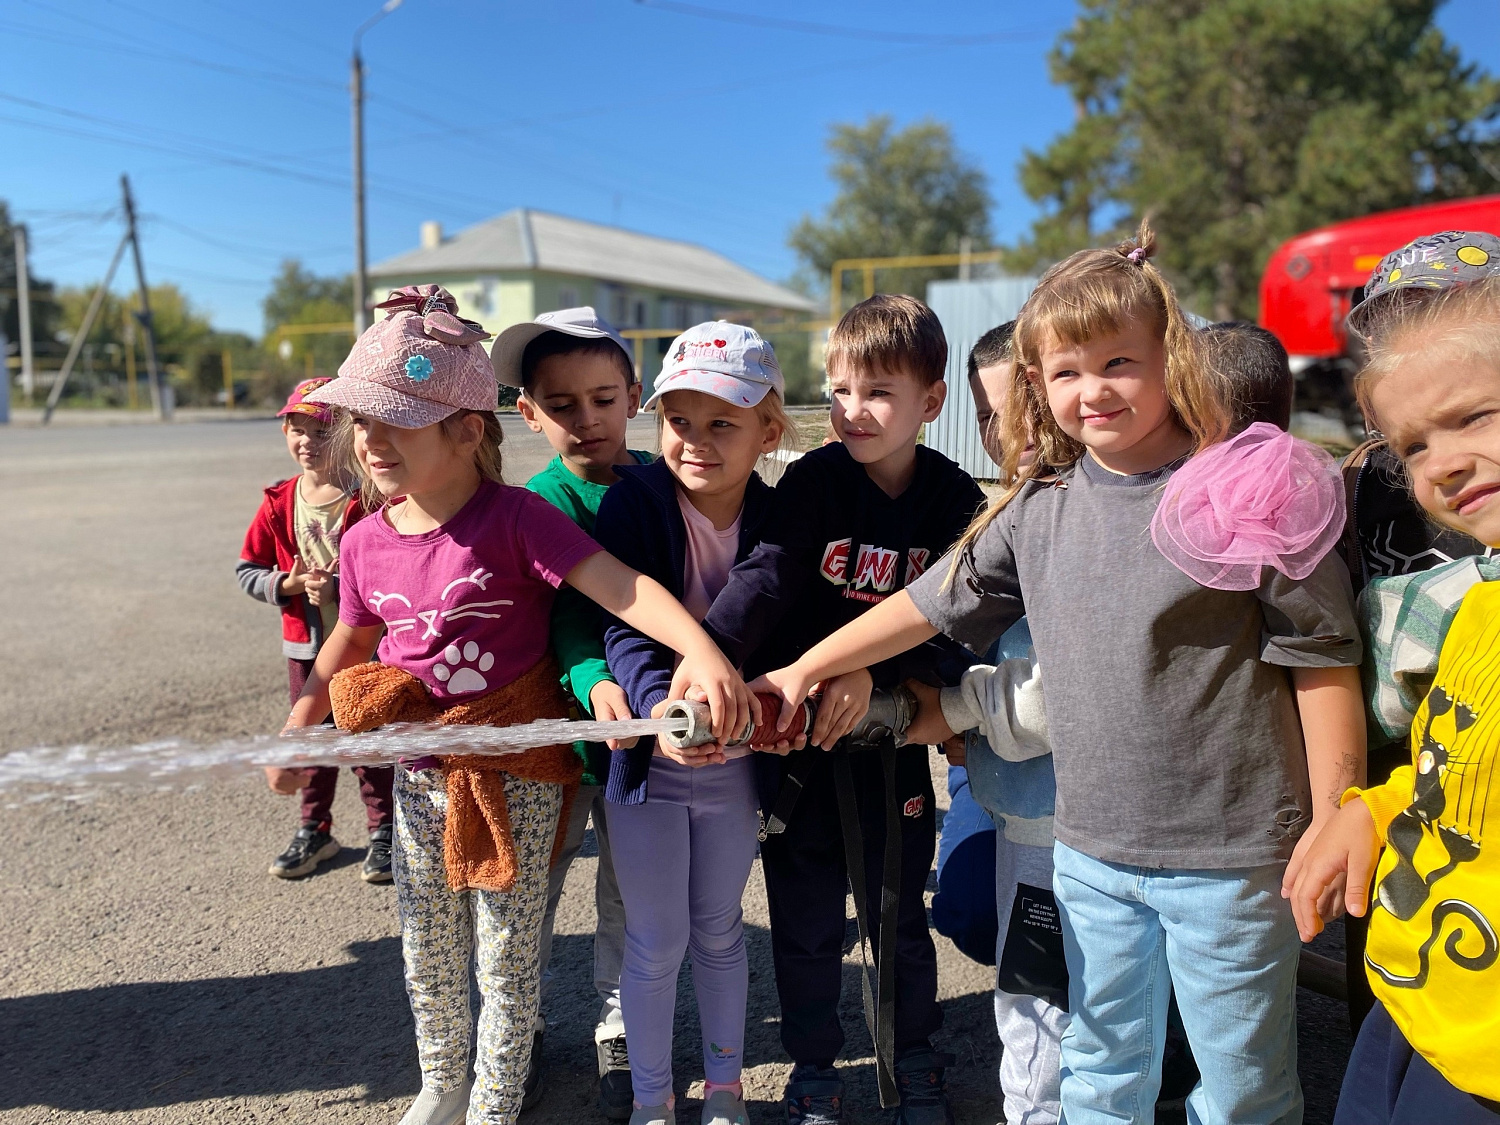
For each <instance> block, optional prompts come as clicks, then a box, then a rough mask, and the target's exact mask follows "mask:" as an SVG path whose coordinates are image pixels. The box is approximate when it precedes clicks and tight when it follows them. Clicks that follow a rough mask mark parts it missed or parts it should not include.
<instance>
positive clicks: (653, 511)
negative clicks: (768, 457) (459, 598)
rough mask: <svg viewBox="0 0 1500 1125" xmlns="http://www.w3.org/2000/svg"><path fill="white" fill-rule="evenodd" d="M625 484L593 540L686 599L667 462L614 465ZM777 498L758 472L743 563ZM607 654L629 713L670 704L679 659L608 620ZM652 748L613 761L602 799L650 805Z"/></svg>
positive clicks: (681, 526)
mask: <svg viewBox="0 0 1500 1125" xmlns="http://www.w3.org/2000/svg"><path fill="white" fill-rule="evenodd" d="M615 473H616V474H617V475H618V476H619V477H620V481H619V483H618V484H615V485H612V486H611V487H610V490H609V491H608V492H606V493H605V494H604V501H603V503H601V504H600V505H599V516H598V519H597V521H596V522H595V524H594V538H595V539H596V540H597V541H598V543H599V545H600V546H601V547H603V548H604V549H605V550H606V551H608V552H609V553H610V554H612V555H614V556H615V558H617V559H619V560H620V561H621V562H623V563H624V564H625V565H626V566H629V567H634V568H635V569H636V570H638V571H640V572H641V573H642V574H644V575H647V576H648V577H650V578H654V579H656V580H657V581H658V582H660V583H661V584H662V585H663V586H665V587H666V588H667V590H668V591H669V592H670V593H671V594H672V596H673V597H675V598H677V599H678V600H679V601H680V600H681V599H682V595H683V573H684V571H685V570H686V569H687V525H686V524H685V523H684V522H683V519H682V510H681V509H680V508H679V507H678V506H677V482H676V481H675V480H674V479H673V477H672V474H671V472H670V471H669V470H668V469H667V466H666V462H664V461H656V462H653V463H652V464H650V465H616V466H615ZM773 495H774V494H773V493H772V491H771V489H770V488H769V487H768V486H767V485H766V483H765V482H764V481H762V480H761V479H760V477H759V476H758V475H756V474H754V473H752V474H751V476H750V481H749V483H748V484H747V485H746V487H745V507H744V510H743V511H742V512H741V513H740V545H739V550H738V551H737V552H736V554H735V561H736V562H739V561H741V560H743V559H745V558H747V557H748V556H749V555H750V552H751V551H752V550H753V549H754V548H755V545H756V543H758V542H759V541H760V532H761V530H762V528H763V527H764V525H765V524H766V523H767V517H768V515H769V513H770V510H771V505H772V499H773ZM604 654H605V657H606V658H607V659H608V661H609V671H610V675H612V676H614V678H615V682H616V683H618V684H619V685H620V687H622V688H623V689H624V690H625V696H626V698H627V699H629V701H630V709H631V711H632V712H633V713H634V714H636V715H649V714H651V709H652V708H653V707H655V706H656V705H657V704H658V703H660V702H661V701H662V700H663V699H665V698H666V697H667V692H668V689H669V688H670V687H671V684H672V666H673V663H674V661H675V660H676V653H674V652H673V651H672V650H671V649H669V648H667V647H666V645H663V644H659V643H657V642H656V641H653V640H652V639H651V638H650V637H648V636H646V635H645V634H644V633H640V632H637V631H636V630H635V629H632V628H631V627H630V626H629V625H626V624H625V623H624V622H623V621H621V620H620V619H619V618H617V617H613V616H606V617H605V623H604ZM652 749H653V742H652V740H651V739H649V738H644V739H642V740H641V741H640V742H639V743H637V744H636V745H635V746H634V747H632V748H631V749H629V750H616V751H614V752H613V753H612V754H611V755H610V762H609V780H608V781H606V782H605V786H604V795H605V797H606V798H607V799H608V800H611V801H614V802H616V803H617V804H622V805H638V804H641V803H642V802H643V801H645V799H646V778H647V775H648V774H649V773H650V770H651V754H652Z"/></svg>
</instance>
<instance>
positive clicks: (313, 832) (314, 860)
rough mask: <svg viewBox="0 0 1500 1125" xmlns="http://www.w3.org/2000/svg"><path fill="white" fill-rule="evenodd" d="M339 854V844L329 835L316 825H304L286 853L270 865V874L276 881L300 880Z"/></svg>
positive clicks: (298, 830) (293, 838)
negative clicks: (326, 860)
mask: <svg viewBox="0 0 1500 1125" xmlns="http://www.w3.org/2000/svg"><path fill="white" fill-rule="evenodd" d="M338 854H339V842H338V841H337V840H335V839H334V838H333V836H332V834H331V833H328V832H325V831H323V830H322V829H321V828H319V827H318V826H317V825H316V824H304V825H303V826H302V827H301V828H299V829H297V834H296V835H295V836H293V837H292V842H291V843H290V844H288V845H287V849H286V851H284V852H282V853H281V854H280V855H279V856H277V857H276V861H275V862H274V863H272V864H271V874H272V875H274V876H276V878H278V879H300V878H302V876H304V875H311V874H312V873H313V872H314V871H316V870H317V869H318V864H320V863H322V862H323V861H324V860H325V859H332V858H333V857H334V856H336V855H338Z"/></svg>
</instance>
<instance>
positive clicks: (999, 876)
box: [995, 825, 1068, 1125]
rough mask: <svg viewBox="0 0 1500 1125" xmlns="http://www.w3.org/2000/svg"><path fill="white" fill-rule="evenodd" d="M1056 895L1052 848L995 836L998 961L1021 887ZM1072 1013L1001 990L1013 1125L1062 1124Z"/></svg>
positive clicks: (1003, 1073)
mask: <svg viewBox="0 0 1500 1125" xmlns="http://www.w3.org/2000/svg"><path fill="white" fill-rule="evenodd" d="M1018 883H1025V884H1026V885H1028V886H1032V887H1042V888H1044V889H1048V890H1050V889H1051V887H1052V849H1051V848H1050V847H1047V848H1037V847H1031V846H1030V845H1027V844H1017V843H1015V842H1014V841H1011V840H1007V839H1006V838H1005V829H1004V826H1003V825H1001V826H1000V830H999V831H997V832H996V833H995V906H996V909H997V910H998V911H999V914H1000V934H999V936H998V938H997V939H996V942H995V961H996V963H997V964H998V963H999V961H1000V954H1001V951H1002V950H1004V949H1005V937H1006V934H1007V933H1008V932H1009V927H1010V913H1011V907H1012V906H1013V905H1014V903H1015V901H1016V884H1018ZM1067 1027H1068V1013H1067V1012H1065V1011H1064V1010H1063V1009H1061V1008H1059V1007H1057V1006H1056V1005H1055V1004H1050V1003H1048V1002H1047V1001H1046V1000H1043V999H1042V998H1041V997H1039V996H1030V995H1027V994H1024V993H1019V994H1018V993H1012V992H1003V991H1001V989H1000V987H999V986H998V985H997V986H996V987H995V1030H996V1031H998V1032H999V1033H1000V1046H1001V1052H1000V1092H1001V1094H1002V1095H1003V1097H1004V1099H1005V1120H1006V1122H1007V1125H1057V1122H1058V1119H1059V1117H1060V1115H1061V1113H1062V1104H1061V1099H1060V1096H1059V1092H1058V1088H1059V1086H1060V1084H1061V1081H1062V1063H1061V1049H1062V1034H1063V1032H1064V1031H1065V1030H1067Z"/></svg>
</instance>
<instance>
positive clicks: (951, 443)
mask: <svg viewBox="0 0 1500 1125" xmlns="http://www.w3.org/2000/svg"><path fill="white" fill-rule="evenodd" d="M1036 282H1037V279H1036V278H1034V277H1001V278H995V279H993V280H988V281H934V282H931V283H929V284H928V286H927V304H928V305H930V306H931V308H932V311H933V312H935V313H936V314H937V318H938V320H939V321H941V322H942V325H943V333H944V335H946V336H947V337H948V371H947V376H946V378H947V381H948V401H947V404H946V405H945V406H944V407H943V412H942V413H941V414H939V415H938V417H937V420H936V421H935V422H933V423H931V424H930V425H929V426H928V427H927V437H926V442H927V444H928V445H930V446H932V448H934V449H936V450H937V451H938V452H939V453H942V454H944V455H946V456H948V457H951V458H953V460H955V461H957V462H958V463H959V465H960V466H961V467H962V468H963V470H964V472H966V473H968V474H969V475H970V476H972V477H977V478H979V479H980V480H994V479H995V478H996V477H998V476H999V474H1000V468H999V466H998V465H996V464H995V463H994V462H993V461H991V460H990V459H989V455H988V454H986V453H985V451H984V446H983V445H982V444H981V443H980V440H979V423H978V421H977V417H978V416H977V414H976V413H975V410H974V398H973V396H972V395H970V394H969V351H970V349H972V348H973V347H974V344H975V343H976V342H977V341H978V340H979V337H981V336H983V335H984V334H985V333H986V332H988V331H989V330H990V329H991V328H994V327H997V326H998V325H1001V324H1004V323H1005V322H1006V321H1007V320H1014V319H1015V318H1016V314H1017V313H1018V312H1020V311H1021V306H1022V305H1024V304H1025V303H1026V298H1027V297H1028V296H1030V295H1031V291H1032V290H1033V289H1034V288H1036Z"/></svg>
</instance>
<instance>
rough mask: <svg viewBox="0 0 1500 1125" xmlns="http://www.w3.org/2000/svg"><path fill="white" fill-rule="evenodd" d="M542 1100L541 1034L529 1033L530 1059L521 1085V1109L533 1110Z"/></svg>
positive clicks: (537, 1032)
mask: <svg viewBox="0 0 1500 1125" xmlns="http://www.w3.org/2000/svg"><path fill="white" fill-rule="evenodd" d="M541 1100H542V1033H541V1032H540V1031H533V1032H532V1033H531V1058H530V1059H528V1060H527V1062H526V1081H525V1082H524V1083H522V1084H521V1108H522V1109H533V1108H535V1106H536V1103H537V1102H539V1101H541Z"/></svg>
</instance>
